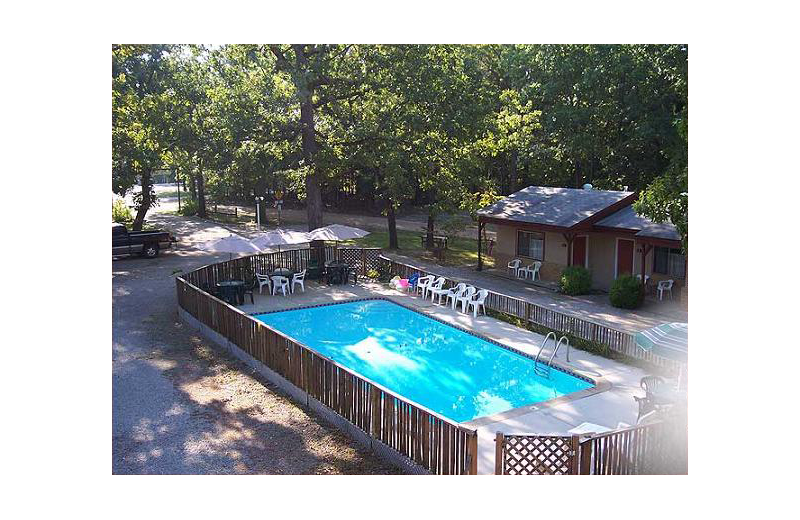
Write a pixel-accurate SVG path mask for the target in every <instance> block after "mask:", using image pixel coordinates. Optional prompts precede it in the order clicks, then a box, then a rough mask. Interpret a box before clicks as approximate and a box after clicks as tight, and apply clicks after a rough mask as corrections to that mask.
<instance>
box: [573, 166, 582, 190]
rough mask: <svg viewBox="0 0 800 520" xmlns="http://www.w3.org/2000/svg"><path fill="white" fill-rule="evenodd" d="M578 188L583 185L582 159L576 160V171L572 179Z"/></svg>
mask: <svg viewBox="0 0 800 520" xmlns="http://www.w3.org/2000/svg"><path fill="white" fill-rule="evenodd" d="M572 182H573V184H574V186H575V187H576V188H580V187H581V186H583V175H581V161H575V173H574V174H573V180H572Z"/></svg>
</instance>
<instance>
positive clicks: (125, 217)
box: [111, 199, 133, 224]
mask: <svg viewBox="0 0 800 520" xmlns="http://www.w3.org/2000/svg"><path fill="white" fill-rule="evenodd" d="M111 221H112V222H116V223H118V224H130V223H132V222H133V213H132V212H131V208H129V207H128V206H127V204H125V200H124V199H117V200H115V201H114V202H112V203H111Z"/></svg>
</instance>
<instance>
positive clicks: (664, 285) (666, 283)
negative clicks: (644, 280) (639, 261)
mask: <svg viewBox="0 0 800 520" xmlns="http://www.w3.org/2000/svg"><path fill="white" fill-rule="evenodd" d="M673 283H675V280H661V281H660V282H658V299H659V301H660V300H663V299H664V292H665V291H668V292H669V299H670V300H671V299H672V284H673Z"/></svg>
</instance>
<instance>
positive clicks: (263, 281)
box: [256, 273, 272, 294]
mask: <svg viewBox="0 0 800 520" xmlns="http://www.w3.org/2000/svg"><path fill="white" fill-rule="evenodd" d="M256 280H258V294H261V288H262V287H264V286H265V285H266V286H267V294H272V282H271V281H270V279H269V276H268V275H266V274H261V273H256Z"/></svg>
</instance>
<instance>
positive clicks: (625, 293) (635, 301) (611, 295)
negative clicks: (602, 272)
mask: <svg viewBox="0 0 800 520" xmlns="http://www.w3.org/2000/svg"><path fill="white" fill-rule="evenodd" d="M608 299H609V300H610V301H611V305H613V306H614V307H620V308H622V309H636V308H638V307H639V306H640V305H641V304H642V301H644V289H643V288H642V282H641V281H639V279H637V278H636V277H635V276H632V275H623V276H620V277H619V278H617V279H616V280H614V283H613V284H611V290H610V291H609V292H608Z"/></svg>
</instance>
